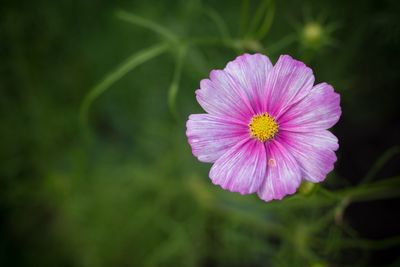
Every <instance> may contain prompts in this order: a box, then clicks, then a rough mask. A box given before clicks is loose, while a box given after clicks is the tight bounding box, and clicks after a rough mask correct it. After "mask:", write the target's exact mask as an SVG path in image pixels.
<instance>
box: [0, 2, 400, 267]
mask: <svg viewBox="0 0 400 267" xmlns="http://www.w3.org/2000/svg"><path fill="white" fill-rule="evenodd" d="M399 14H400V5H399V2H398V1H394V0H393V1H390V0H382V1H372V0H371V1H366V0H354V1H337V0H326V1H320V0H307V1H300V0H298V1H295V0H285V1H273V0H265V1H264V0H260V1H256V0H254V1H249V0H248V1H246V0H243V1H241V0H232V1H211V0H209V1H208V0H168V1H166V0H165V1H155V0H153V1H99V0H98V1H95V0H85V1H67V0H57V1H46V0H35V1H22V0H21V1H2V2H1V5H0V60H1V63H0V119H1V124H0V127H1V130H0V134H1V136H0V137H1V138H0V145H1V149H0V157H1V169H0V176H1V178H0V266H71V267H75V266H76V267H81V266H82V267H86V266H88V267H91V266H312V267H324V266H400V229H399V226H400V219H399V214H400V212H399V205H400V201H399V198H400V192H399V191H400V190H399V188H400V176H399V174H400V164H399V163H400V157H399V146H398V145H399V137H400V125H399V112H398V111H399V100H400V93H399V92H400V90H399V84H400V76H399V71H400V68H399V67H400V64H399V62H400V20H399ZM244 52H249V53H254V52H261V53H264V54H266V55H268V56H269V57H270V58H271V59H272V61H273V62H275V61H276V59H277V58H278V56H279V55H280V54H290V55H292V56H293V57H295V58H297V59H300V60H302V61H304V62H305V63H306V64H308V65H309V66H311V67H312V69H313V70H314V73H315V76H316V81H317V82H321V81H326V82H328V83H330V84H332V85H333V86H334V87H335V89H336V90H337V91H338V92H340V94H341V97H342V102H341V103H342V104H341V105H342V109H343V115H342V118H341V120H340V121H339V123H338V124H337V125H336V126H335V127H334V129H333V132H334V133H335V134H336V135H337V136H338V138H339V142H340V149H339V151H338V162H337V163H336V168H335V170H334V172H332V173H331V174H330V175H329V176H328V178H327V179H326V181H325V182H324V183H322V184H319V185H315V186H313V185H310V184H303V185H302V187H301V188H300V190H299V192H298V193H297V194H296V195H294V196H291V197H288V198H285V199H284V200H283V201H276V202H270V203H265V202H263V201H261V200H259V199H258V198H257V197H256V196H253V195H250V196H241V195H239V194H236V193H230V192H225V191H223V190H222V189H220V188H219V187H217V186H214V185H212V183H211V182H210V181H209V178H208V171H209V168H210V165H209V164H204V163H200V162H198V161H197V160H196V158H195V157H194V156H192V154H191V150H190V147H189V145H188V143H187V140H186V136H185V122H186V119H187V117H188V115H189V114H191V113H201V112H202V110H201V108H200V106H199V105H198V104H197V103H196V100H195V97H194V91H195V90H196V89H197V88H198V86H199V81H200V80H201V79H202V78H206V77H207V76H208V73H209V71H210V70H212V69H215V68H223V67H224V66H225V64H226V63H227V62H228V61H230V60H232V59H234V58H235V57H236V56H237V55H239V54H241V53H244Z"/></svg>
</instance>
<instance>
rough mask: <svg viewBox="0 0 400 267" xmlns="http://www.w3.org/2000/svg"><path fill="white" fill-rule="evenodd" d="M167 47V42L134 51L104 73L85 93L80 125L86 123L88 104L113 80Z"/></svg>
mask: <svg viewBox="0 0 400 267" xmlns="http://www.w3.org/2000/svg"><path fill="white" fill-rule="evenodd" d="M168 47H169V46H168V45H167V44H165V43H162V44H157V45H155V46H152V47H150V48H147V49H144V50H142V51H139V52H136V53H134V54H133V55H132V56H130V57H129V58H128V59H127V60H126V62H124V63H123V64H121V65H120V66H119V67H118V68H117V69H115V70H114V71H112V72H111V73H109V74H108V75H106V76H105V77H104V78H103V80H101V81H100V82H99V83H98V84H97V85H96V86H94V87H93V88H92V89H91V90H90V91H89V93H87V94H86V96H85V98H84V99H83V101H82V104H81V108H80V120H81V123H82V126H86V125H87V119H88V111H89V108H90V105H91V104H92V103H93V101H94V100H95V99H96V98H98V97H99V96H100V95H101V94H103V93H104V92H105V91H106V90H107V89H109V88H110V87H111V85H113V84H114V83H115V82H117V81H118V80H119V79H121V78H122V77H123V76H124V75H126V74H127V73H128V72H129V71H131V70H132V69H134V68H135V67H137V66H139V65H141V64H143V63H145V62H147V61H149V60H150V59H152V58H154V57H156V56H159V55H161V54H162V53H164V52H165V51H166V50H167V49H168Z"/></svg>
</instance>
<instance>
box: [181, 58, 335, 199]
mask: <svg viewBox="0 0 400 267" xmlns="http://www.w3.org/2000/svg"><path fill="white" fill-rule="evenodd" d="M196 98H197V101H198V102H199V104H200V105H201V106H202V108H203V109H204V110H205V111H206V112H207V113H206V114H192V115H190V116H189V120H188V121H187V124H186V126H187V131H186V135H187V137H188V139H189V143H190V145H191V147H192V152H193V154H194V155H195V156H196V157H197V158H198V159H199V160H200V161H202V162H210V163H214V164H213V166H212V168H211V170H210V174H209V176H210V178H211V180H212V182H213V183H214V184H217V185H220V186H221V187H222V188H224V189H226V190H230V191H232V192H239V193H241V194H251V193H257V194H258V196H259V197H260V198H261V199H263V200H265V201H270V200H273V199H282V198H283V197H284V196H286V195H288V194H293V193H295V192H296V190H297V188H298V187H299V185H300V183H301V181H302V180H303V179H305V180H307V181H310V182H314V183H317V182H321V181H323V180H324V179H325V177H326V175H327V174H328V173H329V172H330V171H332V170H333V165H334V163H335V161H336V155H335V151H336V150H337V149H338V147H339V145H338V140H337V138H336V137H335V136H334V135H333V134H332V133H331V132H329V131H328V130H327V129H329V128H330V127H332V126H333V125H334V124H335V123H336V122H337V121H338V120H339V117H340V115H341V109H340V96H339V95H338V94H337V93H335V92H334V89H333V88H332V86H330V85H329V84H326V83H320V84H317V85H314V75H313V72H312V70H311V69H310V68H308V67H307V66H306V65H305V64H304V63H302V62H300V61H297V60H295V59H293V58H291V57H290V56H287V55H283V56H281V57H280V58H279V59H278V61H277V62H276V64H275V66H273V65H272V63H271V61H270V60H269V58H268V57H266V56H264V55H261V54H254V55H249V54H244V55H242V56H239V57H237V58H236V59H235V60H234V61H231V62H229V63H228V65H227V66H226V67H225V69H223V70H213V71H211V73H210V78H209V79H204V80H202V81H201V82H200V89H198V90H197V91H196Z"/></svg>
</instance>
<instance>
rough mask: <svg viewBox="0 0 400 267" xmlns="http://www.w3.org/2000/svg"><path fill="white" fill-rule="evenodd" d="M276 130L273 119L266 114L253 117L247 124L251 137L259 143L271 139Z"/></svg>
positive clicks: (276, 125) (276, 126)
mask: <svg viewBox="0 0 400 267" xmlns="http://www.w3.org/2000/svg"><path fill="white" fill-rule="evenodd" d="M278 128H279V126H278V124H277V123H276V121H275V119H274V118H273V117H271V116H270V115H269V114H268V113H266V112H265V113H262V114H257V115H255V116H253V118H251V121H250V123H249V129H250V134H251V137H253V138H256V139H257V140H259V141H261V142H265V141H267V140H270V139H272V138H273V137H274V136H275V135H276V133H277V132H278Z"/></svg>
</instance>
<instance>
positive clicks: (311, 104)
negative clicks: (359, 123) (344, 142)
mask: <svg viewBox="0 0 400 267" xmlns="http://www.w3.org/2000/svg"><path fill="white" fill-rule="evenodd" d="M340 115H341V109H340V96H339V94H337V93H335V91H334V90H333V88H332V86H330V85H329V84H327V83H320V84H317V85H316V86H314V87H313V89H312V90H311V93H310V94H309V95H308V96H306V97H305V98H304V99H302V100H301V101H300V102H298V103H297V104H296V105H294V106H292V107H291V108H290V109H289V110H288V111H287V112H286V113H285V114H283V115H282V116H281V118H279V120H278V123H279V128H280V129H282V130H288V131H295V132H309V131H315V130H325V129H328V128H330V127H332V126H333V125H334V124H335V123H336V122H337V121H338V120H339V117H340Z"/></svg>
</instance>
